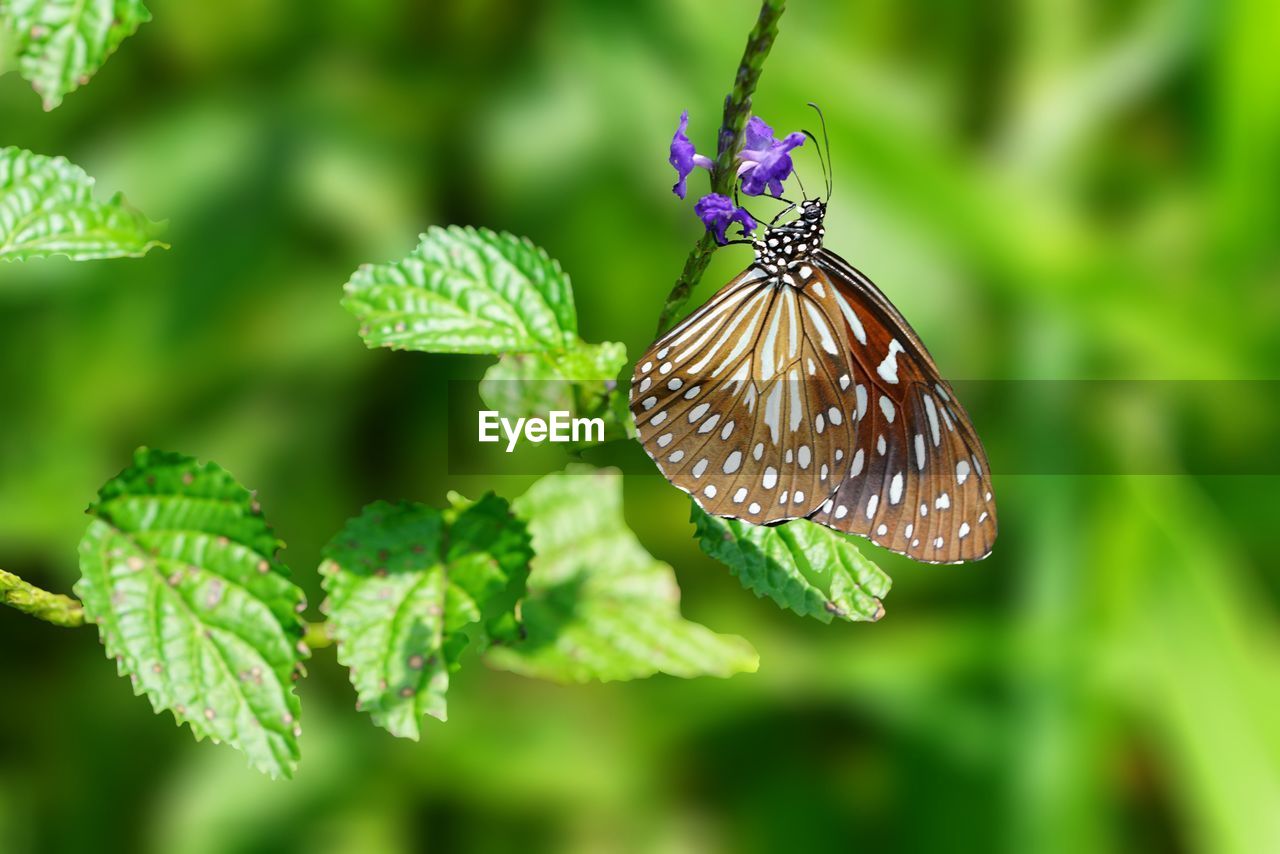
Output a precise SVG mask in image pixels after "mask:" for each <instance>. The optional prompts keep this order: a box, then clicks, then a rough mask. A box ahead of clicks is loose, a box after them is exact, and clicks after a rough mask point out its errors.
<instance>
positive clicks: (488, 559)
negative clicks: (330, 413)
mask: <svg viewBox="0 0 1280 854" xmlns="http://www.w3.org/2000/svg"><path fill="white" fill-rule="evenodd" d="M530 555H531V552H530V551H529V536H528V534H527V533H526V531H525V527H524V525H523V523H521V522H520V521H519V520H517V519H516V518H515V517H513V516H512V515H511V513H510V510H509V507H508V505H507V502H506V501H504V500H503V499H501V498H498V497H497V496H494V495H492V494H491V495H487V496H485V497H484V498H482V499H480V501H478V502H476V503H474V504H469V505H465V504H464V505H462V506H460V507H455V509H453V510H450V511H445V512H441V511H439V510H436V509H435V508H433V507H427V506H426V505H423V504H416V503H413V502H400V503H396V504H390V503H387V502H385V501H379V502H376V503H374V504H370V505H369V506H368V507H366V508H365V509H364V511H363V512H362V513H361V514H360V515H359V516H358V517H356V518H354V519H351V520H350V521H348V522H347V524H346V526H345V527H344V528H343V530H342V531H341V532H340V533H339V534H338V535H337V536H336V537H334V539H333V540H332V541H331V542H330V543H329V545H328V546H327V547H326V548H325V550H324V557H325V561H324V563H323V564H322V565H321V567H320V572H321V574H322V575H323V576H324V589H325V592H326V593H328V595H329V599H328V601H327V602H326V604H325V612H326V613H327V614H328V616H329V622H330V631H331V633H332V635H333V637H334V640H335V641H337V644H338V660H339V661H340V662H342V663H343V664H344V665H346V666H347V667H348V668H349V669H350V672H351V684H352V685H353V686H354V687H355V689H356V694H357V697H358V699H359V704H360V708H362V709H363V710H365V711H367V712H368V713H369V715H370V716H371V717H372V718H373V721H374V723H376V724H377V725H378V726H380V727H383V728H384V729H386V730H387V731H388V732H390V733H391V734H392V735H396V736H400V737H402V738H412V739H415V740H416V739H417V738H418V737H419V735H420V724H419V722H420V721H421V719H422V716H423V714H429V715H432V716H433V717H436V718H439V719H440V720H445V719H446V717H447V714H446V702H445V693H446V692H447V691H448V688H449V673H450V671H452V670H454V669H456V668H457V665H458V658H459V656H460V655H461V654H462V651H463V649H465V648H466V647H467V645H468V644H469V643H471V642H475V644H476V645H477V647H479V648H483V647H484V646H486V645H487V644H488V642H489V640H490V637H491V635H496V636H499V637H505V638H507V639H511V638H513V637H515V635H516V622H515V605H516V602H517V601H518V600H519V598H520V596H521V595H523V593H524V583H525V579H526V577H527V575H528V563H529V558H530Z"/></svg>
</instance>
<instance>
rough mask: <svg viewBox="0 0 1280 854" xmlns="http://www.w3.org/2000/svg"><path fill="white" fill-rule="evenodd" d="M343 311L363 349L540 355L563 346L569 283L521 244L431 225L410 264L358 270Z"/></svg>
mask: <svg viewBox="0 0 1280 854" xmlns="http://www.w3.org/2000/svg"><path fill="white" fill-rule="evenodd" d="M346 294H347V295H346V297H345V298H344V299H343V301H342V304H343V305H344V306H345V307H346V308H347V310H348V311H350V312H351V313H352V314H353V315H355V316H356V317H357V318H358V319H359V320H360V322H361V328H360V335H361V337H362V338H364V341H365V343H366V344H367V345H368V346H370V347H391V348H394V349H398V350H421V351H425V352H430V353H540V352H546V351H554V350H563V349H566V348H571V347H573V346H574V344H575V342H576V341H577V329H578V321H577V313H576V311H575V310H574V306H573V290H572V288H571V287H570V285H569V277H568V276H567V275H566V274H565V273H564V271H562V270H561V269H560V265H559V264H558V263H556V262H555V261H554V260H552V259H551V257H550V256H548V255H547V253H546V252H544V251H543V250H542V249H539V248H538V247H536V246H534V245H533V244H532V243H531V242H529V241H528V240H527V239H524V238H519V237H514V236H512V235H510V234H505V233H504V234H496V233H494V232H492V231H489V230H487V229H481V230H476V229H473V228H461V227H459V226H450V227H449V228H447V229H445V228H432V229H431V230H430V231H428V232H427V233H426V234H424V235H422V242H421V243H419V244H418V248H417V249H415V250H414V251H413V253H412V254H410V255H409V257H407V258H405V259H404V260H403V261H397V262H394V263H391V264H382V265H377V266H373V265H365V266H363V267H361V268H360V269H359V270H357V271H356V273H355V275H353V276H352V277H351V280H350V281H349V282H347V285H346Z"/></svg>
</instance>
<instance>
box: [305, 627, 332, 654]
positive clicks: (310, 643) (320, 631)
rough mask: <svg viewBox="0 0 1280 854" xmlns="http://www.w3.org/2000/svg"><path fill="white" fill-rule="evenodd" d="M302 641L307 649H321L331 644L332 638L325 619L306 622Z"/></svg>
mask: <svg viewBox="0 0 1280 854" xmlns="http://www.w3.org/2000/svg"><path fill="white" fill-rule="evenodd" d="M302 642H303V643H305V644H306V645H307V648H308V649H323V648H324V647H326V646H333V638H332V637H330V636H329V626H328V623H327V622H326V621H321V622H319V623H307V630H306V633H305V634H304V635H303V636H302Z"/></svg>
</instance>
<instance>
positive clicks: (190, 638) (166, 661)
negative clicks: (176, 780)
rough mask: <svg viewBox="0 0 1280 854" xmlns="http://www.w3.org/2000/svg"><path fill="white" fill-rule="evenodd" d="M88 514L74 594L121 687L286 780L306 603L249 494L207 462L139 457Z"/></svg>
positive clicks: (294, 747)
mask: <svg viewBox="0 0 1280 854" xmlns="http://www.w3.org/2000/svg"><path fill="white" fill-rule="evenodd" d="M89 513H90V515H92V516H93V521H91V522H90V523H89V528H88V531H86V532H85V535H84V538H83V540H81V543H80V571H81V578H80V581H79V582H78V583H77V584H76V586H75V591H76V594H77V595H78V596H79V597H80V599H81V600H82V601H83V603H84V610H85V616H86V618H87V619H88V620H89V621H91V622H94V623H97V625H98V630H99V634H100V636H101V638H102V642H103V644H104V645H105V646H106V651H107V655H108V656H109V657H113V658H115V659H116V663H117V665H118V667H119V670H120V673H121V675H125V676H128V677H130V679H131V680H132V681H133V685H134V690H135V692H136V693H139V694H142V693H145V694H146V695H147V697H148V698H149V699H150V700H151V704H152V706H153V707H154V708H155V709H156V711H160V710H162V709H168V710H170V711H172V712H173V714H174V717H175V718H176V719H177V720H178V721H179V722H180V723H186V724H187V725H188V726H190V727H191V731H192V733H194V734H195V736H196V738H197V739H203V738H205V737H206V736H207V737H210V738H212V739H213V740H214V741H215V742H226V743H227V744H229V745H231V746H232V747H235V748H237V749H238V750H242V751H244V753H245V754H247V755H248V757H249V761H250V763H251V764H252V765H253V766H254V767H255V768H257V769H259V770H261V771H264V772H266V773H268V774H271V775H272V776H278V775H284V776H290V775H291V774H292V772H293V770H294V768H295V766H296V765H297V761H298V755H299V753H298V736H299V734H300V729H299V725H298V717H299V713H300V711H301V707H300V705H299V702H298V697H297V695H296V694H295V693H294V690H293V684H292V682H293V679H295V678H296V677H297V676H298V675H299V674H300V673H301V670H302V663H301V662H302V658H303V656H304V654H305V651H306V650H305V647H304V646H302V644H301V638H302V634H303V626H302V623H301V620H300V618H299V616H298V614H299V612H300V611H301V610H302V608H303V607H304V603H303V596H302V591H300V590H299V589H298V588H297V587H295V586H294V585H293V583H291V582H290V581H289V580H288V578H287V574H288V570H286V569H285V567H284V565H283V564H281V563H280V562H279V560H278V559H277V558H276V552H277V550H278V548H279V547H280V545H281V544H280V542H279V540H277V539H276V537H275V534H274V533H273V532H272V530H271V528H270V527H269V526H268V525H267V523H266V522H265V521H264V520H263V518H262V514H261V510H260V508H259V507H258V503H257V501H256V500H255V499H254V497H253V495H252V494H251V493H250V492H249V491H248V490H246V489H245V488H244V487H242V486H240V484H238V483H236V481H235V480H234V479H233V478H232V477H231V475H230V474H228V473H227V472H226V471H225V470H224V469H222V468H220V467H218V466H216V465H214V464H212V463H199V462H197V461H196V460H194V459H192V458H191V457H186V456H182V455H179V454H169V453H164V452H160V451H152V450H148V449H146V448H143V449H141V450H139V451H138V452H137V454H135V456H134V460H133V465H132V466H130V467H129V468H127V469H125V470H124V471H123V472H121V473H120V474H119V475H117V476H116V477H115V478H113V479H112V480H111V481H109V482H108V483H107V484H106V485H105V486H104V487H103V488H102V490H101V491H100V492H99V493H98V500H97V501H96V502H95V503H94V504H93V505H92V506H91V507H90V508H89Z"/></svg>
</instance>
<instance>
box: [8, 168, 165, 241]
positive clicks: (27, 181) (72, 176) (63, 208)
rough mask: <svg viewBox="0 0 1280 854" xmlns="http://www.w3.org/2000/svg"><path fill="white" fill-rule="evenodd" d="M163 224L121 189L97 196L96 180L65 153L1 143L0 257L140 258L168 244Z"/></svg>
mask: <svg viewBox="0 0 1280 854" xmlns="http://www.w3.org/2000/svg"><path fill="white" fill-rule="evenodd" d="M162 229H163V224H162V223H155V222H152V221H151V220H149V219H147V218H146V217H145V216H143V214H142V213H141V212H139V211H137V210H135V209H134V208H132V207H130V206H129V205H128V204H127V203H126V202H125V200H124V196H123V195H121V194H119V193H117V194H116V195H115V196H114V197H112V199H111V201H109V202H107V203H105V204H103V203H102V202H98V201H95V200H94V198H93V179H92V178H90V177H89V176H88V175H86V174H85V172H84V170H83V169H81V168H80V167H78V166H75V165H73V164H71V163H69V162H68V161H67V160H66V159H65V158H62V157H44V156H42V155H39V154H33V153H31V152H30V151H23V150H21V149H18V148H13V147H7V148H0V260H4V261H23V260H27V259H30V258H44V257H48V256H50V255H65V256H66V257H68V258H70V259H72V260H73V261H86V260H90V259H96V258H119V257H123V256H130V257H137V256H141V255H145V254H146V253H147V251H148V250H150V249H151V248H153V247H156V246H161V247H163V246H165V244H163V243H161V242H160V241H159V240H158V239H157V238H158V237H159V234H160V232H161V230H162Z"/></svg>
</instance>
